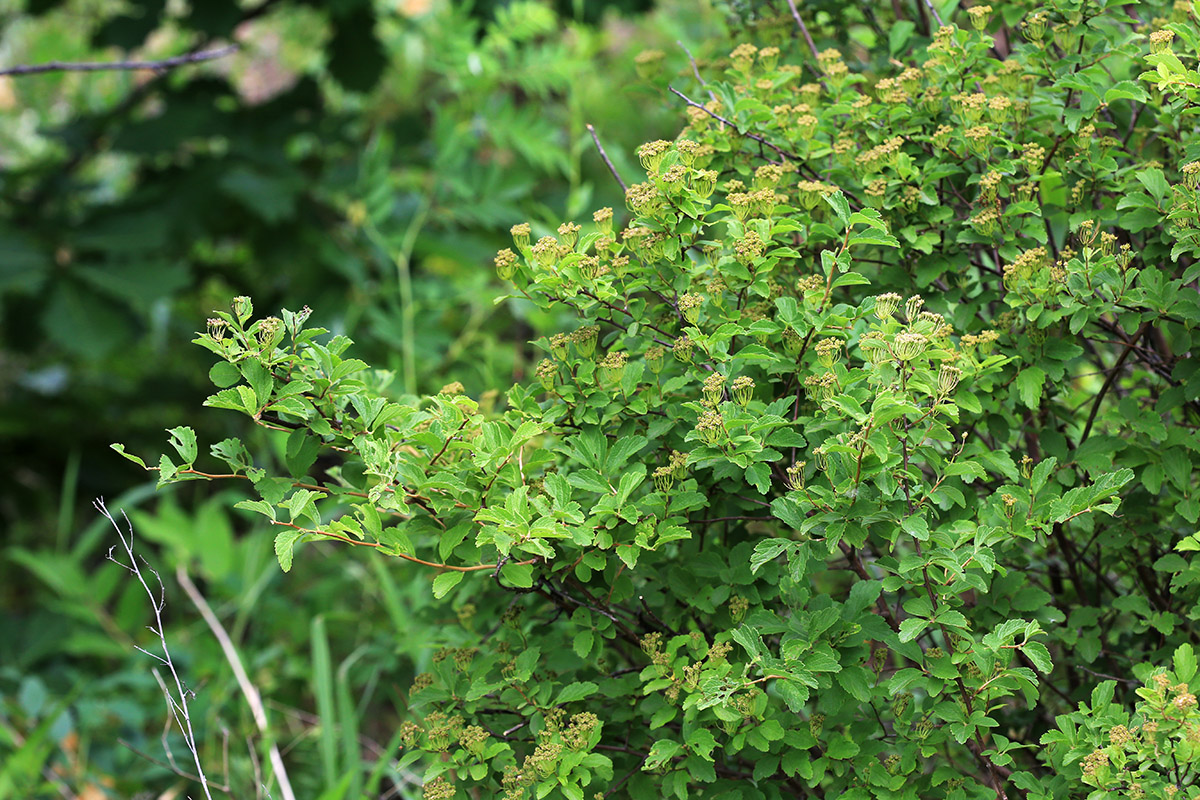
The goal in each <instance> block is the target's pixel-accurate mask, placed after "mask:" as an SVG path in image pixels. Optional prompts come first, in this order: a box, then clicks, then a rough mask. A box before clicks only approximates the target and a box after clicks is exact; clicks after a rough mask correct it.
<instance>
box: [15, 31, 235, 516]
mask: <svg viewBox="0 0 1200 800" xmlns="http://www.w3.org/2000/svg"><path fill="white" fill-rule="evenodd" d="M239 49H240V48H239V46H238V45H236V44H231V45H228V46H226V47H219V48H217V49H215V50H197V51H196V52H194V53H185V54H184V55H181V56H174V57H173V58H164V59H160V60H158V61H47V62H46V63H45V64H19V65H17V66H15V67H7V68H5V69H0V76H4V75H12V76H16V77H22V76H25V75H41V74H44V73H46V72H103V71H109V70H114V71H119V70H139V69H149V70H154V71H155V72H165V71H166V70H168V69H173V68H174V67H182V66H184V65H185V64H197V63H199V62H201V61H212V60H214V59H217V58H224V57H225V56H227V55H230V54H231V53H236V52H237V51H238V50H239ZM101 513H103V512H101ZM114 524H115V523H114Z"/></svg>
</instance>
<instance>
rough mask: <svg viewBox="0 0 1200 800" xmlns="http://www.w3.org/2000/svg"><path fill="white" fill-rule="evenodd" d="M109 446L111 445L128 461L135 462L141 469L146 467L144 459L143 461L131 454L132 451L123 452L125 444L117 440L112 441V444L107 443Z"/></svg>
mask: <svg viewBox="0 0 1200 800" xmlns="http://www.w3.org/2000/svg"><path fill="white" fill-rule="evenodd" d="M109 447H111V448H112V449H113V450H116V451H117V452H118V453H120V454H121V455H123V456H125V458H127V459H129V460H130V461H132V462H133V463H135V464H137V465H138V466H139V467H141V468H142V469H147V467H146V462H145V461H143V460H142V459H140V458H138V457H137V456H135V455H133V454H132V453H126V452H125V445H123V444H121V443H119V442H113V443H112V444H110V445H109Z"/></svg>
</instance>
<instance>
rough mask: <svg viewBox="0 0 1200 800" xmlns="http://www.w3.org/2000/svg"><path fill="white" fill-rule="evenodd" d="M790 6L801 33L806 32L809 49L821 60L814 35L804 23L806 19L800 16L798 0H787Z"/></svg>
mask: <svg viewBox="0 0 1200 800" xmlns="http://www.w3.org/2000/svg"><path fill="white" fill-rule="evenodd" d="M787 4H788V8H790V9H791V10H792V18H793V19H794V20H796V25H798V26H799V27H800V33H802V34H804V41H806V42H808V49H809V50H811V51H812V55H813V58H815V59H818V60H820V56H819V55H817V45H816V44H815V43H814V42H813V38H812V36H811V35H810V34H809V32H808V27H807V26H806V25H805V24H804V20H803V19H801V18H800V11H799V10H798V9H797V8H796V0H787Z"/></svg>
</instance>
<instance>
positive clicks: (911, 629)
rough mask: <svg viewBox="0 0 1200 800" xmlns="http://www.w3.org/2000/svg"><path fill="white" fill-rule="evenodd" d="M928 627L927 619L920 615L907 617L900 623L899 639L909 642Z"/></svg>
mask: <svg viewBox="0 0 1200 800" xmlns="http://www.w3.org/2000/svg"><path fill="white" fill-rule="evenodd" d="M928 627H929V620H927V619H922V618H920V617H909V618H908V619H906V620H904V621H902V622H901V623H900V641H902V642H911V641H912V640H913V639H916V638H917V637H918V636H920V635H921V633H922V631H924V630H925V629H926V628H928Z"/></svg>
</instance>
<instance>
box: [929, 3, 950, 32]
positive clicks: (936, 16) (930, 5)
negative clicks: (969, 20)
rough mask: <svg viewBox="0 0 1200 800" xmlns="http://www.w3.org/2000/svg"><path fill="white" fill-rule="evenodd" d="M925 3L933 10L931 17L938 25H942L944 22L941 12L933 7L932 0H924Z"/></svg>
mask: <svg viewBox="0 0 1200 800" xmlns="http://www.w3.org/2000/svg"><path fill="white" fill-rule="evenodd" d="M925 5H927V6H929V10H930V11H932V12H933V18H934V19H935V20H936V21H937V24H938V27H939V28H941V27H943V26H944V25H945V24H946V23H944V22H942V16H941V14H939V13H938V11H937V9H936V8H934V7H933V0H925Z"/></svg>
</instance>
